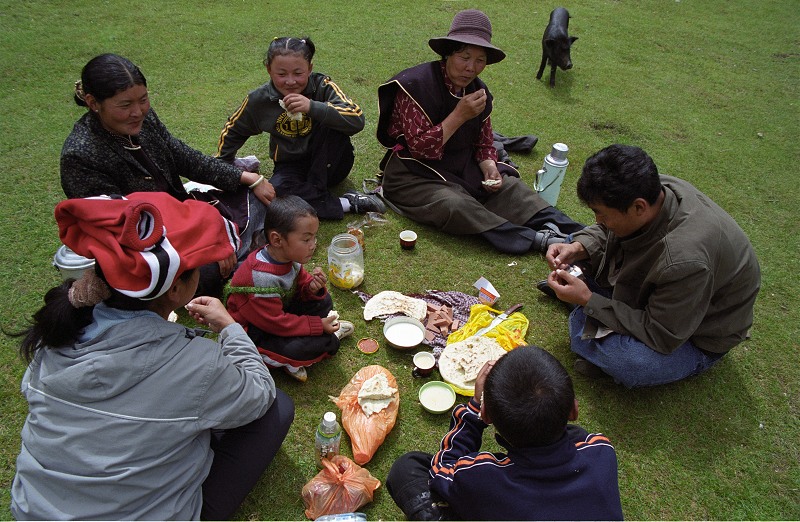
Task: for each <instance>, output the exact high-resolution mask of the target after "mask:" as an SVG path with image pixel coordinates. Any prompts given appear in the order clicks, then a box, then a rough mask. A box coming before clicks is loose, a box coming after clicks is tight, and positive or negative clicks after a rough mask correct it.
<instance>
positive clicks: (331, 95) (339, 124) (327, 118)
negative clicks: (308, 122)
mask: <svg viewBox="0 0 800 522" xmlns="http://www.w3.org/2000/svg"><path fill="white" fill-rule="evenodd" d="M320 93H321V96H315V97H314V99H312V100H311V108H310V109H309V111H308V115H309V117H310V118H311V119H312V120H313V121H314V123H319V124H320V125H325V126H326V127H329V128H331V129H334V130H337V131H339V132H341V133H344V134H346V135H347V136H352V135H354V134H356V133H358V132H361V130H362V129H363V128H364V123H365V119H364V113H363V112H362V110H361V107H359V106H358V104H357V103H356V102H354V101H353V100H351V99H350V98H348V97H347V95H346V94H345V93H344V92H343V91H342V90H341V89H340V88H339V86H338V85H336V84H335V83H333V80H331V79H330V78H328V77H326V78H325V79H324V80H323V81H322V86H321V88H320ZM317 98H319V99H317Z"/></svg>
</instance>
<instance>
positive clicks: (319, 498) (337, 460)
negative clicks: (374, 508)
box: [302, 455, 381, 520]
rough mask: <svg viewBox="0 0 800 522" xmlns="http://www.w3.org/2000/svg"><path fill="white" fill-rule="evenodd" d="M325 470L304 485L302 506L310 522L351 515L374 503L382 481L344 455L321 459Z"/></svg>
mask: <svg viewBox="0 0 800 522" xmlns="http://www.w3.org/2000/svg"><path fill="white" fill-rule="evenodd" d="M322 465H323V466H324V467H323V468H322V471H320V472H319V473H317V475H316V476H315V477H314V478H312V479H311V480H310V481H308V483H307V484H306V485H305V486H303V492H302V496H303V504H304V505H305V507H306V516H307V517H308V518H310V519H311V520H314V519H317V518H319V517H321V516H323V515H338V514H340V513H352V512H354V511H356V510H357V509H358V508H360V507H361V506H363V505H364V504H368V503H370V502H372V497H373V494H374V492H375V490H376V489H378V487H379V486H380V485H381V481H380V480H378V479H376V478H375V477H373V476H372V475H371V474H370V472H369V471H367V470H366V469H364V468H362V467H361V466H359V465H358V464H356V463H355V462H353V461H352V460H350V459H348V458H347V457H345V456H344V455H334V456H333V457H332V458H330V459H322Z"/></svg>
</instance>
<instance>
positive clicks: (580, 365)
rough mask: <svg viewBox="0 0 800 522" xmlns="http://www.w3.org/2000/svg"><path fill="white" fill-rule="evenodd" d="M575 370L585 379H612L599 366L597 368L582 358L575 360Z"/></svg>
mask: <svg viewBox="0 0 800 522" xmlns="http://www.w3.org/2000/svg"><path fill="white" fill-rule="evenodd" d="M573 368H575V371H576V372H578V373H580V374H581V375H583V376H584V377H589V378H592V379H599V378H602V377H610V376H609V375H608V374H607V373H606V372H604V371H603V370H601V369H600V367H599V366H595V365H594V364H592V363H590V362H589V361H587V360H586V359H582V358H580V357H578V358H577V359H575V364H574V365H573Z"/></svg>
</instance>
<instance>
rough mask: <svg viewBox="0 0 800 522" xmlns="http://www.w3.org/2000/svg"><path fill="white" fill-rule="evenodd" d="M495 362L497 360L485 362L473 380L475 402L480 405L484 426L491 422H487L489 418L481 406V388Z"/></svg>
mask: <svg viewBox="0 0 800 522" xmlns="http://www.w3.org/2000/svg"><path fill="white" fill-rule="evenodd" d="M496 362H497V360H494V361H486V363H484V365H483V367H482V368H481V369H480V371H479V372H478V376H477V377H476V378H475V400H477V401H478V402H479V403H480V405H481V419H483V422H485V423H486V424H491V422H492V421H491V420H489V418H488V417H489V416H488V414H487V413H486V408H485V407H484V405H483V387H484V386H485V384H486V376H487V375H489V372H490V371H491V370H492V368H493V367H494V363H496Z"/></svg>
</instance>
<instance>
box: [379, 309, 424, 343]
mask: <svg viewBox="0 0 800 522" xmlns="http://www.w3.org/2000/svg"><path fill="white" fill-rule="evenodd" d="M383 336H384V337H385V338H386V342H388V343H389V345H390V346H391V347H392V348H396V349H398V350H410V349H411V348H414V347H415V346H419V344H420V343H422V341H423V340H425V327H424V326H423V325H422V323H421V322H419V321H418V320H417V319H414V318H413V317H407V316H405V315H400V316H397V317H391V318H389V319H387V320H386V324H384V325H383Z"/></svg>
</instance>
